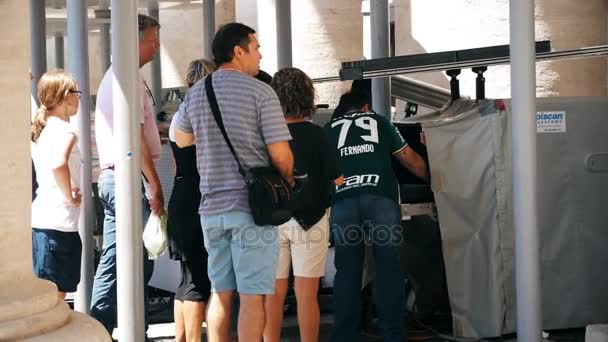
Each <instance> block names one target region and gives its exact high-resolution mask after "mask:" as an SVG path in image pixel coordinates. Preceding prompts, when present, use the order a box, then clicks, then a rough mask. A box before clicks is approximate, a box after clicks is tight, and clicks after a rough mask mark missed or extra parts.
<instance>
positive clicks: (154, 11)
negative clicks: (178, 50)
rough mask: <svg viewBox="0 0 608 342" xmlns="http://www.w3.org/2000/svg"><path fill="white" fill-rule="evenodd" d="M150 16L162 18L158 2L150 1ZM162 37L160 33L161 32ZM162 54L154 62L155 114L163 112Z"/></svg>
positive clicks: (153, 93)
mask: <svg viewBox="0 0 608 342" xmlns="http://www.w3.org/2000/svg"><path fill="white" fill-rule="evenodd" d="M148 15H150V16H152V17H154V18H157V19H158V18H160V11H159V9H158V0H154V1H150V2H149V3H148ZM159 35H160V32H159ZM160 55H161V54H160V53H157V54H156V55H155V56H154V59H153V60H152V63H151V64H152V65H151V67H152V70H151V71H152V72H151V74H152V80H151V81H152V82H150V83H151V87H150V90H151V91H152V97H153V98H154V114H155V115H156V114H158V113H160V112H161V111H162V110H163V105H162V89H163V78H162V69H161V60H160Z"/></svg>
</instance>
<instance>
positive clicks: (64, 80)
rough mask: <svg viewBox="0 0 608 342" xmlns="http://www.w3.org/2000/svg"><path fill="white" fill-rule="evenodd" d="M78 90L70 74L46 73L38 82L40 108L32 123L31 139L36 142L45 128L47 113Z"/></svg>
mask: <svg viewBox="0 0 608 342" xmlns="http://www.w3.org/2000/svg"><path fill="white" fill-rule="evenodd" d="M77 90H78V85H77V84H76V80H75V79H74V77H73V76H72V74H70V73H67V72H65V71H64V70H61V69H55V70H50V71H48V72H46V73H45V74H44V75H42V77H41V78H40V81H38V101H39V102H40V108H39V109H38V113H36V117H34V122H32V129H31V133H32V136H31V139H32V141H33V142H36V140H38V138H39V137H40V133H42V130H43V129H44V126H46V119H47V117H48V111H50V110H54V109H55V108H57V107H59V106H60V105H61V104H63V101H65V97H66V96H67V95H68V94H69V93H70V92H74V91H77Z"/></svg>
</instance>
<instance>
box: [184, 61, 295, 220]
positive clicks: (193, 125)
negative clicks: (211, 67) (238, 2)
mask: <svg viewBox="0 0 608 342" xmlns="http://www.w3.org/2000/svg"><path fill="white" fill-rule="evenodd" d="M213 88H214V89H215V96H216V98H217V102H218V105H219V108H220V112H221V113H222V119H223V121H224V126H225V127H226V132H227V133H228V137H230V141H231V142H232V145H233V146H234V148H235V150H236V153H237V155H238V157H239V160H240V162H241V164H242V165H243V167H244V168H245V169H249V168H252V167H259V166H268V165H270V164H269V158H268V152H267V149H266V145H268V144H271V143H274V142H279V141H289V140H291V135H290V134H289V129H288V128H287V124H286V123H285V118H284V116H283V111H282V109H281V104H280V103H279V99H278V97H277V95H276V93H275V92H274V90H273V89H272V88H271V87H270V86H268V85H267V84H265V83H263V82H261V81H259V80H257V79H255V78H253V77H251V76H248V75H246V74H243V73H241V72H239V71H236V70H222V69H220V70H218V71H216V72H215V73H214V74H213ZM176 115H177V117H176V120H175V126H176V127H177V128H178V129H179V130H181V131H183V132H187V133H193V134H194V137H195V140H196V158H197V164H198V172H199V174H200V176H201V181H200V191H201V195H202V198H201V205H200V207H199V213H200V214H207V215H212V214H221V213H225V212H229V211H243V212H250V209H249V202H248V197H247V188H246V185H245V181H244V180H243V178H242V176H241V174H240V173H239V172H238V166H237V163H236V161H235V160H234V157H233V156H232V153H230V149H229V148H228V145H227V144H226V142H225V141H224V137H223V136H222V133H221V131H220V129H219V127H218V126H217V123H216V122H215V119H214V118H213V114H212V113H211V107H210V106H209V102H208V100H207V94H206V92H205V82H204V80H201V81H199V82H198V83H196V84H195V85H194V86H192V88H190V90H189V91H188V94H187V95H186V99H185V100H184V103H183V104H182V106H181V107H180V110H179V111H178V113H177V114H176Z"/></svg>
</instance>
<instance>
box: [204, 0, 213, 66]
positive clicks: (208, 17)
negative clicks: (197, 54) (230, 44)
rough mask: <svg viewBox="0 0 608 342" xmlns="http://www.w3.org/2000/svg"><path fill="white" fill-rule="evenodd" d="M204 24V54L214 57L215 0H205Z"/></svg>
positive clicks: (209, 57) (208, 57)
mask: <svg viewBox="0 0 608 342" xmlns="http://www.w3.org/2000/svg"><path fill="white" fill-rule="evenodd" d="M203 25H204V26H203V45H204V46H205V51H204V53H205V54H204V56H205V58H207V59H213V51H212V50H211V42H212V41H213V36H214V35H215V0H203Z"/></svg>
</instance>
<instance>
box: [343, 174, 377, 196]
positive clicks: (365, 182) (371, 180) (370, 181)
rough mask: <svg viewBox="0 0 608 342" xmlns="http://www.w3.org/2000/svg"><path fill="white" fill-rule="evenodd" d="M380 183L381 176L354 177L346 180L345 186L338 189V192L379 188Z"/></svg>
mask: <svg viewBox="0 0 608 342" xmlns="http://www.w3.org/2000/svg"><path fill="white" fill-rule="evenodd" d="M378 183H380V175H373V174H367V175H353V176H349V177H346V178H344V184H342V185H341V186H339V187H336V192H341V191H344V190H349V189H353V188H358V187H361V186H377V185H378Z"/></svg>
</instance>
